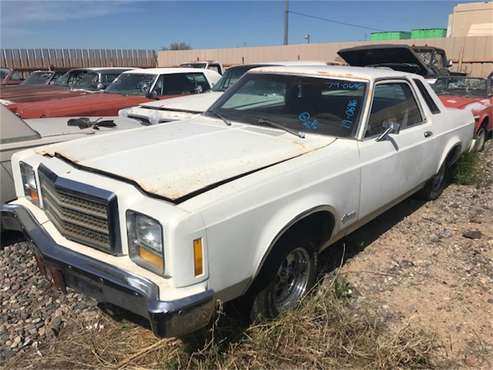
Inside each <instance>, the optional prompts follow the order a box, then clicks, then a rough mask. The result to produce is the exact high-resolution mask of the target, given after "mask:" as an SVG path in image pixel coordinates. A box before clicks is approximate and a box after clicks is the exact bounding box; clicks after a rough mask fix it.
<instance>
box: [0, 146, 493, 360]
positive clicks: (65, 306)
mask: <svg viewBox="0 0 493 370" xmlns="http://www.w3.org/2000/svg"><path fill="white" fill-rule="evenodd" d="M481 160H482V166H483V169H484V171H483V174H484V178H485V179H488V178H489V179H490V180H491V179H493V174H492V171H493V145H492V143H491V142H490V143H489V146H488V148H487V150H486V152H484V153H483V154H482V155H481ZM492 225H493V185H492V184H491V183H490V184H489V185H487V186H484V187H482V188H480V189H478V188H476V187H474V186H458V185H451V186H449V187H448V188H447V189H446V190H445V192H444V193H443V195H442V196H441V197H440V198H439V199H438V200H437V201H434V202H429V203H423V202H420V201H417V200H413V199H409V200H406V201H404V202H402V203H401V204H399V205H398V206H396V207H394V208H393V209H392V210H390V211H388V212H386V213H385V214H384V215H382V216H381V217H379V218H378V219H376V220H375V221H374V222H372V223H371V224H370V225H368V227H364V228H363V229H361V230H359V231H357V232H355V233H354V234H353V235H352V236H351V237H350V238H349V239H348V240H347V241H345V243H346V246H345V254H346V255H345V257H346V258H347V257H351V258H349V259H348V261H347V262H346V263H345V265H344V266H343V268H342V269H341V271H342V272H343V273H344V274H345V275H346V276H347V278H348V280H349V281H350V283H351V284H352V285H353V286H354V288H355V292H357V295H358V299H362V300H368V301H372V302H378V303H379V306H380V307H381V309H382V311H383V313H384V315H385V317H386V318H387V319H388V322H389V324H391V325H392V324H394V325H395V326H396V327H398V326H402V323H403V322H417V323H419V324H420V325H422V326H423V328H424V329H426V330H428V331H430V330H432V331H433V332H434V333H436V334H437V336H438V337H437V341H439V342H440V343H442V344H443V345H442V346H441V352H440V354H439V355H440V356H442V357H445V358H447V359H449V360H452V361H454V363H460V364H462V365H463V366H464V367H472V368H476V367H483V368H488V367H490V366H491V367H493V336H492V334H491V333H492V332H493V320H492V317H493V290H492V287H493V226H492ZM338 260H340V258H339V259H338ZM336 264H338V263H337V262H336ZM0 281H1V285H0V364H2V363H7V366H10V367H16V363H17V361H18V360H21V359H26V358H36V356H37V355H39V356H43V352H44V351H45V350H46V349H48V348H50V346H52V345H53V344H55V343H58V341H59V340H60V339H59V336H58V335H59V333H60V332H62V331H63V333H64V335H65V336H66V335H67V332H66V331H67V330H68V331H70V325H74V324H75V325H78V326H79V327H81V326H82V327H83V328H87V330H92V329H93V328H92V326H91V325H93V323H94V322H101V320H100V319H101V316H102V315H103V314H102V313H101V311H100V310H99V309H98V308H97V307H96V304H95V302H94V301H92V300H91V299H88V298H86V297H83V296H81V295H79V294H77V293H75V292H73V291H69V292H68V294H62V293H60V292H58V291H57V290H56V289H54V288H52V287H50V284H49V283H48V282H47V281H46V280H45V279H44V278H43V277H42V276H41V274H40V273H39V272H38V270H37V266H36V262H35V259H34V257H33V255H32V253H31V251H30V249H29V246H28V245H27V243H26V242H18V243H14V244H11V245H10V246H7V247H5V248H4V249H3V250H2V249H0ZM122 325H123V324H122ZM98 330H104V328H98ZM36 354H37V355H36ZM30 363H31V364H33V363H32V362H30ZM33 366H34V367H36V366H35V364H33Z"/></svg>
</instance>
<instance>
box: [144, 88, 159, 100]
mask: <svg viewBox="0 0 493 370" xmlns="http://www.w3.org/2000/svg"><path fill="white" fill-rule="evenodd" d="M145 97H146V98H147V99H157V91H156V90H152V91H148V92H146V94H145Z"/></svg>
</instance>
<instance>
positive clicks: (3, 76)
mask: <svg viewBox="0 0 493 370" xmlns="http://www.w3.org/2000/svg"><path fill="white" fill-rule="evenodd" d="M23 80H24V79H23V78H22V74H21V73H20V72H18V71H14V70H12V69H9V68H0V86H10V85H18V84H20V83H21V82H22V81H23Z"/></svg>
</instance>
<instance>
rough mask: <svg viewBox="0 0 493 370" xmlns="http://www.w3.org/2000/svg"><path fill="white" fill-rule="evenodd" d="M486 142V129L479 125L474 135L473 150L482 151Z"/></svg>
mask: <svg viewBox="0 0 493 370" xmlns="http://www.w3.org/2000/svg"><path fill="white" fill-rule="evenodd" d="M485 143H486V129H485V128H484V127H480V128H479V130H478V131H477V132H476V135H475V136H474V151H475V152H482V151H483V150H484V145H485Z"/></svg>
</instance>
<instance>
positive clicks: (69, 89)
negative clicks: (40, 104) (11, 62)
mask: <svg viewBox="0 0 493 370" xmlns="http://www.w3.org/2000/svg"><path fill="white" fill-rule="evenodd" d="M130 69H132V68H128V67H126V68H113V67H112V68H106V67H105V68H76V69H71V70H70V71H68V72H67V73H65V74H63V75H62V76H59V77H58V78H57V79H55V80H53V81H52V83H51V84H47V85H46V84H45V85H30V84H26V85H17V86H13V87H9V88H5V89H2V90H0V103H2V104H4V105H9V106H10V108H9V109H14V108H13V107H14V105H13V104H16V103H24V102H36V101H44V100H51V99H58V98H65V97H69V96H80V95H86V94H88V93H93V92H96V91H100V90H102V89H104V88H106V87H107V86H108V85H109V84H110V83H111V82H113V80H114V79H115V78H116V77H118V76H119V75H120V74H121V73H122V72H125V71H128V70H130Z"/></svg>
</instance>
